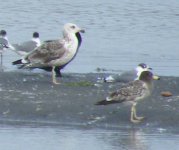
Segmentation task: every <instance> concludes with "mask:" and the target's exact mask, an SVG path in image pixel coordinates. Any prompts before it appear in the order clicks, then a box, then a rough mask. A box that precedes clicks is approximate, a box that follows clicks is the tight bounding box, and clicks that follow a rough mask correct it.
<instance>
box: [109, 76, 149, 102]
mask: <svg viewBox="0 0 179 150" xmlns="http://www.w3.org/2000/svg"><path fill="white" fill-rule="evenodd" d="M146 90H147V87H146V86H145V83H144V82H143V81H140V80H136V81H133V82H130V83H128V84H126V85H125V86H123V87H122V88H120V89H119V90H117V91H115V92H113V93H111V94H110V96H109V97H107V99H106V100H107V101H118V102H123V101H135V100H136V99H140V98H142V97H144V95H145V93H146Z"/></svg>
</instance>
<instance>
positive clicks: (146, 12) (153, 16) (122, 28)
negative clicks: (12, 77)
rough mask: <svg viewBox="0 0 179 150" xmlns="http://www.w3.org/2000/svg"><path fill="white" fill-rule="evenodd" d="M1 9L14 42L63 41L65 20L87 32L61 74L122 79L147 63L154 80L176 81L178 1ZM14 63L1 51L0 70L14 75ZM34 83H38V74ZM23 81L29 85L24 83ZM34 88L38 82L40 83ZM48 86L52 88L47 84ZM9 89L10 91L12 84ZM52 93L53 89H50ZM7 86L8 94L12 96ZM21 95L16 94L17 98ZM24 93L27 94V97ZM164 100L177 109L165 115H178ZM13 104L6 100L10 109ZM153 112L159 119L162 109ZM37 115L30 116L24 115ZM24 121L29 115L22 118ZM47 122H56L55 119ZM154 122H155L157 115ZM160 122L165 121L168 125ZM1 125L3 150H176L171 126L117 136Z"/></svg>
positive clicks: (37, 1) (38, 2) (0, 25)
mask: <svg viewBox="0 0 179 150" xmlns="http://www.w3.org/2000/svg"><path fill="white" fill-rule="evenodd" d="M0 9H1V12H0V16H1V21H0V29H5V30H7V32H8V37H9V40H10V42H11V43H20V42H23V41H26V40H29V39H30V38H31V34H32V32H34V31H38V32H39V33H40V36H41V39H42V41H43V40H48V39H56V38H58V37H59V36H60V37H61V30H62V27H63V25H64V24H65V23H66V22H74V23H76V24H78V25H79V26H81V27H82V28H84V29H85V30H86V33H85V34H83V35H82V36H83V43H82V45H81V47H80V50H79V53H78V55H77V57H76V58H75V59H74V60H73V61H72V62H71V63H70V64H69V65H68V66H67V67H66V68H65V69H64V72H77V73H89V72H95V71H96V68H102V69H104V70H106V71H108V72H115V73H116V72H118V73H121V72H124V71H126V70H131V69H133V68H134V67H136V65H137V64H138V63H140V62H144V63H147V64H149V65H150V66H151V67H152V68H153V69H154V71H155V72H156V73H157V74H159V75H164V76H178V74H179V65H178V62H179V57H178V56H179V50H178V41H179V32H178V31H179V26H178V24H179V1H175V0H170V1H168V0H150V1H148V0H143V1H141V0H135V1H130V0H127V1H122V0H118V1H117V0H111V1H110V2H104V1H102V0H95V1H94V0H92V1H82V0H76V1H72V0H65V1H64V0H60V1H59V0H51V1H48V0H31V1H24V0H16V1H15V2H14V1H13V2H12V1H10V0H6V1H3V2H1V5H0ZM18 58H19V57H18V56H17V55H16V54H14V53H13V52H11V51H6V52H5V53H4V70H5V71H12V70H13V71H14V70H16V67H14V66H12V65H11V62H12V61H14V60H16V59H18ZM34 78H35V79H33V78H32V81H36V77H34ZM37 78H41V76H40V77H37ZM42 80H43V79H42ZM30 81H31V80H30ZM27 82H28V81H27ZM18 83H19V82H18ZM24 83H26V78H25V79H24ZM36 83H37V84H40V82H36ZM45 84H49V83H48V82H45ZM35 85H36V84H34V86H35ZM8 86H9V87H11V88H14V87H13V86H11V84H10V83H9V85H8ZM50 87H51V91H52V90H53V88H54V87H52V86H50ZM11 88H10V89H9V92H11V93H12V91H11ZM35 88H38V86H37V87H35ZM32 90H33V88H32ZM23 94H24V93H21V94H17V95H18V96H20V97H21V95H23ZM25 94H27V95H30V94H31V93H25ZM43 94H44V93H43ZM51 94H53V93H51ZM11 96H12V95H11ZM11 96H9V95H5V96H4V97H5V98H7V99H8V98H9V97H10V98H11ZM33 96H34V95H30V96H29V98H31V99H32V98H33ZM13 98H14V100H15V101H13V103H14V104H16V105H18V106H19V107H20V106H21V104H26V103H27V104H28V102H27V101H23V103H19V102H17V103H16V101H19V99H16V97H15V95H13ZM7 99H6V100H7ZM37 99H38V95H37ZM20 100H23V99H20ZM162 100H163V99H162ZM162 100H160V102H161V101H162ZM168 101H169V102H171V103H173V105H174V106H175V107H172V108H175V110H174V111H173V110H171V109H169V108H170V107H169V105H167V106H166V107H165V108H166V110H165V111H166V112H165V113H168V112H171V111H173V112H177V111H176V110H178V109H177V107H178V105H177V104H178V103H177V100H176V101H170V99H168ZM32 102H34V103H37V106H38V105H40V104H38V102H37V101H36V99H33V100H32ZM160 102H159V104H160ZM10 104H11V103H9V102H5V106H6V107H7V108H8V106H9V105H10ZM162 104H163V103H162ZM11 106H13V105H11ZM1 107H2V106H1ZM6 107H4V109H5V111H3V113H2V114H1V116H3V115H5V116H6V115H7V114H8V113H9V110H8V109H7V110H6ZM163 107H164V106H163ZM17 108H18V107H17ZM17 108H15V109H13V107H12V108H11V109H12V110H16V109H17ZM20 108H21V107H20ZM32 108H33V107H32ZM22 109H23V108H22ZM26 109H27V110H28V107H26V108H25V109H23V111H27V110H26ZM33 109H34V108H33ZM33 109H32V110H33ZM148 109H149V110H150V109H151V108H148ZM47 110H48V109H47ZM154 110H155V109H154ZM49 111H51V110H49ZM16 112H18V111H16ZM19 112H21V111H19ZM144 112H145V111H144ZM157 112H158V113H160V111H157ZM34 114H35V113H34ZM34 114H29V116H30V117H31V115H32V116H33V115H34ZM13 115H14V116H13V117H14V118H13V119H18V117H19V116H18V115H17V116H16V114H13ZM23 115H24V116H28V114H26V113H24V114H23ZM23 115H22V116H23ZM43 115H44V114H43V113H40V116H42V117H43V118H45V117H46V115H44V116H43ZM29 116H28V117H29ZM49 116H50V115H49ZM16 117H17V118H16ZM50 117H52V118H53V113H52V116H50ZM55 117H56V116H55ZM2 118H3V117H2ZM2 118H1V119H2ZM151 118H152V119H153V120H155V117H154V116H151ZM32 119H33V118H32ZM35 119H36V117H35ZM152 119H151V120H152ZM171 120H172V119H171V118H170V121H171ZM162 121H163V120H162ZM164 121H166V122H167V120H164ZM20 122H22V120H20ZM125 123H126V122H125ZM1 124H2V125H1V126H0V139H1V140H0V145H1V148H2V149H3V150H12V149H14V150H19V149H26V150H28V149H29V150H51V149H54V150H55V149H63V150H78V149H79V148H80V149H87V150H88V149H90V150H91V149H94V150H102V149H103V150H108V149H110V150H111V149H121V150H122V149H136V150H158V149H162V150H168V149H172V150H178V149H179V144H178V135H179V134H178V132H177V130H178V128H174V131H172V130H170V129H169V128H160V127H158V126H157V127H155V126H154V127H151V126H149V127H147V126H146V129H145V128H144V127H143V128H141V129H140V128H132V127H131V126H130V127H129V128H124V129H120V128H118V129H117V130H115V129H108V128H107V129H105V128H103V129H96V128H90V127H87V129H86V128H85V127H84V126H83V127H73V126H72V127H64V126H58V125H57V126H58V127H56V126H47V127H44V126H41V125H39V124H38V123H37V124H36V123H35V125H32V126H26V125H24V123H21V125H16V124H17V122H14V123H11V125H9V124H8V125H7V124H3V123H2V121H1ZM27 124H28V123H27ZM170 125H171V124H170ZM89 128H90V129H89Z"/></svg>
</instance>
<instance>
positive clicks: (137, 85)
mask: <svg viewBox="0 0 179 150" xmlns="http://www.w3.org/2000/svg"><path fill="white" fill-rule="evenodd" d="M153 79H155V80H159V77H158V76H154V75H153V73H152V72H150V71H143V72H141V74H140V75H139V79H138V80H135V81H132V82H129V83H127V84H125V85H124V86H123V87H122V88H120V89H118V90H117V91H115V92H113V93H111V94H110V95H109V96H108V97H106V98H105V100H102V101H99V102H97V103H96V105H108V104H114V103H122V102H130V103H132V107H131V117H130V121H131V122H133V123H138V122H140V121H141V120H142V119H143V118H144V117H137V115H136V105H137V102H138V101H139V100H142V99H144V98H146V97H148V96H149V95H150V94H151V90H152V87H153V84H152V80H153Z"/></svg>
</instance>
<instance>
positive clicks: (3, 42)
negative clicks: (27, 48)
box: [0, 30, 14, 66]
mask: <svg viewBox="0 0 179 150" xmlns="http://www.w3.org/2000/svg"><path fill="white" fill-rule="evenodd" d="M8 48H11V49H14V47H13V46H12V45H11V44H10V43H9V41H8V38H7V32H6V31H5V30H1V31H0V55H1V66H2V63H3V55H2V53H3V51H4V50H6V49H8Z"/></svg>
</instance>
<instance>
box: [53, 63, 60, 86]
mask: <svg viewBox="0 0 179 150" xmlns="http://www.w3.org/2000/svg"><path fill="white" fill-rule="evenodd" d="M52 82H53V83H54V84H60V83H59V82H57V78H56V73H55V66H53V67H52Z"/></svg>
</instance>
